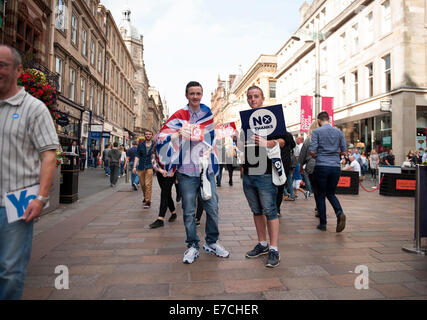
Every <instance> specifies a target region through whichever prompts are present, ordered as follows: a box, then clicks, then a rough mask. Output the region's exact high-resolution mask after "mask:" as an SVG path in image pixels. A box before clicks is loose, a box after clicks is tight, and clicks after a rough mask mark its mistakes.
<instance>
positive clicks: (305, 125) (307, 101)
mask: <svg viewBox="0 0 427 320" xmlns="http://www.w3.org/2000/svg"><path fill="white" fill-rule="evenodd" d="M300 121H301V128H300V131H301V132H308V131H309V130H310V126H311V123H312V122H313V97H311V96H301V120H300Z"/></svg>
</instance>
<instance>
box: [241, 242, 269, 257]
mask: <svg viewBox="0 0 427 320" xmlns="http://www.w3.org/2000/svg"><path fill="white" fill-rule="evenodd" d="M267 253H268V245H267V246H266V247H264V246H262V245H261V243H258V244H257V245H256V246H255V248H253V249H252V250H251V251H249V252H247V253H246V258H248V259H252V258H257V257H259V256H262V255H264V254H267Z"/></svg>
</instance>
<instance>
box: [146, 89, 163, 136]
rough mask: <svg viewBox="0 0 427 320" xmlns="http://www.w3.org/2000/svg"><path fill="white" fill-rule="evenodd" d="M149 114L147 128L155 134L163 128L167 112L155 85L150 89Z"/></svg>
mask: <svg viewBox="0 0 427 320" xmlns="http://www.w3.org/2000/svg"><path fill="white" fill-rule="evenodd" d="M148 96H149V100H148V115H147V125H146V126H147V129H148V130H150V131H151V132H153V133H154V134H156V133H158V132H159V131H160V129H161V128H162V125H163V123H164V120H165V113H164V111H163V110H164V108H163V102H162V98H161V97H160V93H159V91H158V90H156V88H155V87H150V88H149V89H148Z"/></svg>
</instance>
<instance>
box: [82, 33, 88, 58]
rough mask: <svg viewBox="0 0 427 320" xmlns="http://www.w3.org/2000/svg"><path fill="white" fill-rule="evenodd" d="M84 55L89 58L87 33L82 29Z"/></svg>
mask: <svg viewBox="0 0 427 320" xmlns="http://www.w3.org/2000/svg"><path fill="white" fill-rule="evenodd" d="M82 54H83V56H85V57H87V31H86V29H82Z"/></svg>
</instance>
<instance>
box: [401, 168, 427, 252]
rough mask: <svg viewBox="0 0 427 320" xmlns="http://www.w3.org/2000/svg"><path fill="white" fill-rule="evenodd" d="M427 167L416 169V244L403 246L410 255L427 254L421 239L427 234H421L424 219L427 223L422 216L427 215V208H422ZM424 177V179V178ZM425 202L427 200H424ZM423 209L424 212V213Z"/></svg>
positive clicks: (426, 181)
mask: <svg viewBox="0 0 427 320" xmlns="http://www.w3.org/2000/svg"><path fill="white" fill-rule="evenodd" d="M421 170H424V172H423V175H421ZM426 171H427V166H420V165H417V169H416V179H417V182H416V190H415V244H412V245H407V246H403V247H402V250H403V251H406V252H410V253H416V254H421V255H426V254H427V248H425V247H421V237H422V236H425V234H421V222H422V219H423V220H424V221H425V219H427V217H425V216H422V214H424V215H425V214H426V206H425V205H423V207H422V206H421V195H422V194H426V192H427V190H425V189H427V188H426V185H427V180H425V179H426V176H427V174H426ZM422 176H423V177H422ZM424 201H425V200H424ZM422 209H424V210H423V212H422Z"/></svg>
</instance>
